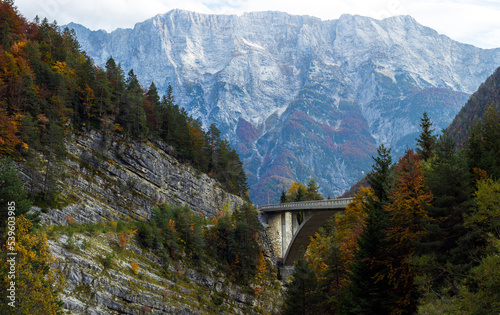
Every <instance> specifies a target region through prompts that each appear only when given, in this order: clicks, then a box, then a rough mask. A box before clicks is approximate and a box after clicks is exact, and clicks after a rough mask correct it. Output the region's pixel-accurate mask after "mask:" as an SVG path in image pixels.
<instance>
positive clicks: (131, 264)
mask: <svg viewBox="0 0 500 315" xmlns="http://www.w3.org/2000/svg"><path fill="white" fill-rule="evenodd" d="M130 266H131V267H132V271H133V272H134V274H138V273H139V264H138V263H136V262H135V261H133V262H131V263H130Z"/></svg>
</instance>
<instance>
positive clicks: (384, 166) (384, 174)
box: [367, 144, 392, 204]
mask: <svg viewBox="0 0 500 315" xmlns="http://www.w3.org/2000/svg"><path fill="white" fill-rule="evenodd" d="M377 154H378V156H377V157H373V160H374V161H375V164H374V165H373V170H372V171H371V172H370V174H368V176H367V178H368V184H370V187H371V188H372V190H373V192H374V194H375V196H376V197H377V199H378V202H379V203H381V204H382V203H385V202H386V201H387V199H388V196H387V193H388V190H389V172H390V166H391V163H392V158H391V155H390V154H391V149H390V148H389V149H387V148H386V147H385V146H384V144H381V145H380V146H379V147H378V148H377Z"/></svg>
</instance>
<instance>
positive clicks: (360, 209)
mask: <svg viewBox="0 0 500 315" xmlns="http://www.w3.org/2000/svg"><path fill="white" fill-rule="evenodd" d="M372 197H373V191H372V190H371V188H364V187H361V188H360V189H359V191H358V193H357V194H356V195H355V196H354V198H353V201H352V202H351V203H350V204H348V205H347V207H346V209H345V211H344V213H343V214H341V215H339V216H337V217H336V219H335V221H336V222H337V239H338V241H339V244H340V250H341V251H342V253H343V255H344V257H343V258H344V260H345V261H346V262H347V263H348V264H349V263H351V262H352V261H353V258H354V251H355V250H356V249H357V246H358V245H357V244H358V236H359V235H360V234H361V232H362V231H363V228H364V226H365V219H366V217H367V216H368V213H367V209H366V206H365V202H366V200H367V198H372Z"/></svg>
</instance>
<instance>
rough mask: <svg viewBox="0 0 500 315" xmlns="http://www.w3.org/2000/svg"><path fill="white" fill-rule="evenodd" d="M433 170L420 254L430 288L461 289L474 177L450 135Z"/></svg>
mask: <svg viewBox="0 0 500 315" xmlns="http://www.w3.org/2000/svg"><path fill="white" fill-rule="evenodd" d="M431 169H432V171H428V172H426V179H427V183H428V185H429V189H430V190H431V191H432V193H433V194H434V197H435V199H434V201H433V202H432V205H431V206H430V207H429V208H428V211H429V217H430V218H431V219H432V221H431V222H429V223H428V226H427V233H426V234H425V235H424V236H423V239H422V241H421V242H420V244H419V248H418V253H419V255H420V256H421V257H426V259H425V260H423V261H425V264H422V265H420V266H419V268H420V269H422V270H423V271H422V272H425V273H426V276H428V279H429V283H428V284H427V288H431V289H432V290H433V291H435V292H439V290H441V289H443V288H446V289H450V288H451V289H452V290H457V288H456V287H455V285H456V284H457V283H459V282H460V278H461V277H460V276H459V275H464V274H466V271H467V270H468V269H469V268H470V263H471V259H470V257H468V256H467V255H464V252H470V251H469V250H466V248H467V247H468V246H467V243H466V242H463V241H461V239H462V238H463V237H464V236H466V235H468V234H469V231H468V229H466V228H465V227H464V217H465V216H466V214H467V213H468V212H469V209H470V207H471V205H472V199H471V197H472V187H471V186H470V183H471V174H470V173H469V170H468V165H467V159H466V158H465V157H464V154H463V152H462V151H458V152H456V151H455V143H454V142H453V140H451V138H450V137H448V136H447V135H446V134H445V135H443V136H441V137H440V139H439V140H438V141H437V143H436V149H435V159H433V161H432V165H431Z"/></svg>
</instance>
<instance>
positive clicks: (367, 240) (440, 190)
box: [282, 107, 500, 314]
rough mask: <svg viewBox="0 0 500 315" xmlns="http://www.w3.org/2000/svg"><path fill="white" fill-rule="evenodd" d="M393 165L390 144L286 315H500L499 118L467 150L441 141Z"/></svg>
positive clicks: (302, 270) (313, 247) (318, 251)
mask: <svg viewBox="0 0 500 315" xmlns="http://www.w3.org/2000/svg"><path fill="white" fill-rule="evenodd" d="M421 128H422V131H421V134H420V136H419V138H418V139H417V145H418V147H417V149H416V152H415V151H414V150H413V149H408V150H407V151H406V153H405V155H404V156H402V157H400V158H399V160H398V162H397V163H396V164H392V159H391V156H390V149H388V148H386V147H384V146H383V145H381V146H380V147H379V148H378V150H377V153H378V155H377V156H376V157H374V165H373V170H372V172H371V173H370V174H369V175H368V177H367V180H368V183H369V184H370V188H361V189H360V190H359V191H358V193H357V194H356V195H355V197H354V201H353V202H352V203H351V204H350V205H349V206H348V207H347V209H346V210H345V211H344V213H343V214H341V215H338V216H336V217H335V218H334V219H333V220H331V221H329V222H327V223H326V224H325V226H324V227H323V228H321V229H320V231H319V232H318V233H316V235H315V237H314V238H313V239H312V241H311V244H310V245H309V247H308V248H307V251H306V252H305V257H304V258H302V259H299V260H298V261H297V262H296V264H295V269H294V273H293V277H292V279H291V281H290V283H289V284H288V285H287V290H286V293H285V302H284V304H283V305H284V306H283V309H282V314H415V313H419V314H498V313H499V312H500V302H499V301H500V290H499V288H500V113H499V112H498V111H497V110H495V109H493V108H492V107H490V108H489V109H488V110H487V111H486V115H485V117H484V118H483V120H482V122H480V123H478V124H476V125H475V127H474V128H472V129H471V131H470V132H469V135H470V136H469V138H468V140H467V141H466V142H465V143H464V146H463V148H457V146H456V145H455V143H454V142H453V140H451V138H450V137H449V135H448V134H446V133H444V134H443V135H441V136H440V137H439V138H437V137H436V136H435V135H433V129H432V123H431V121H430V119H429V117H428V116H427V115H426V114H424V116H423V118H422V122H421Z"/></svg>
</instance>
